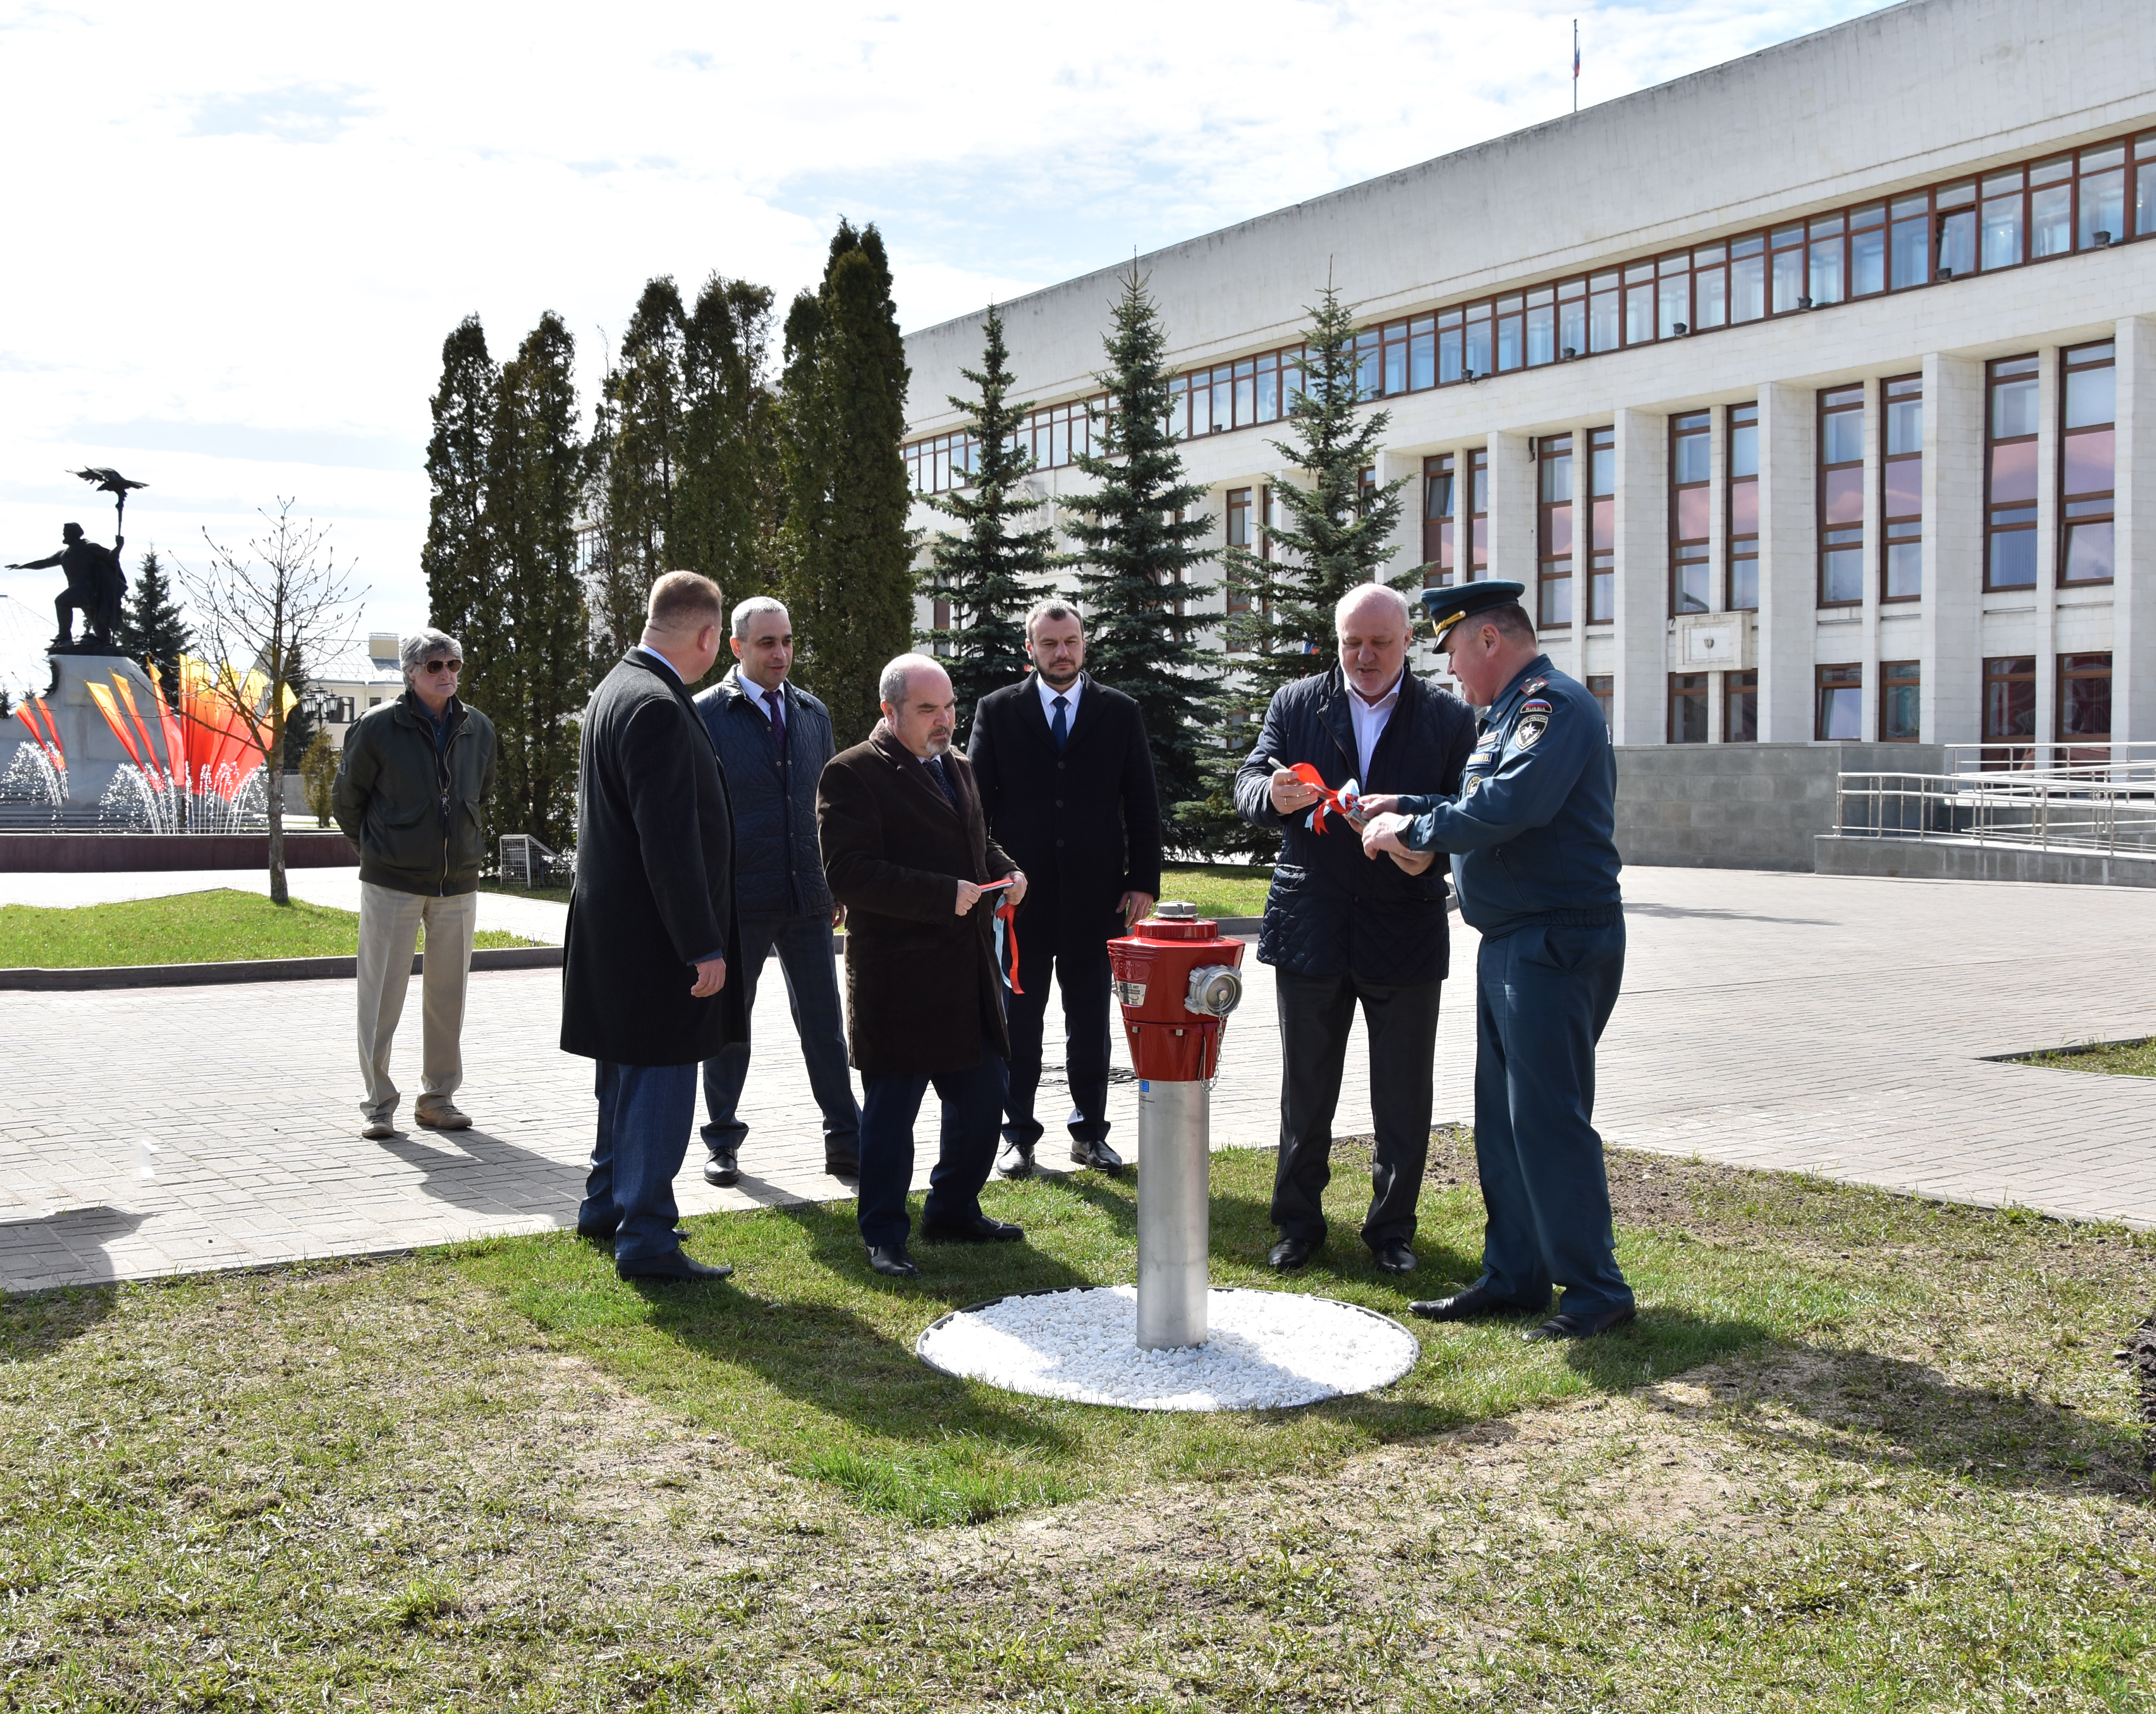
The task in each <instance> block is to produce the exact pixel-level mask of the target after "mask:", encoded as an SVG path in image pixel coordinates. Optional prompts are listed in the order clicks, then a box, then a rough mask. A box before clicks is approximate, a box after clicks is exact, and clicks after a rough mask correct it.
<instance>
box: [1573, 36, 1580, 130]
mask: <svg viewBox="0 0 2156 1714" xmlns="http://www.w3.org/2000/svg"><path fill="white" fill-rule="evenodd" d="M1572 110H1573V112H1574V113H1577V112H1578V111H1579V20H1578V18H1574V19H1573V21H1572Z"/></svg>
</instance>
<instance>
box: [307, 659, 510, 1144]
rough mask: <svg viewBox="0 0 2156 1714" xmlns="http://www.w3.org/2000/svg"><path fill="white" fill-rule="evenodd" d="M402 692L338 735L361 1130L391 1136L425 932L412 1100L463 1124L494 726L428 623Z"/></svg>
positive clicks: (448, 1126)
mask: <svg viewBox="0 0 2156 1714" xmlns="http://www.w3.org/2000/svg"><path fill="white" fill-rule="evenodd" d="M398 659H399V661H400V663H401V664H402V665H403V669H404V682H405V690H404V694H403V695H401V696H399V697H398V698H397V699H396V700H394V701H393V702H385V703H383V704H382V705H381V706H378V707H375V708H370V709H368V710H367V712H366V713H365V714H363V715H362V716H360V717H359V719H358V720H357V721H355V722H354V723H353V725H352V730H351V731H348V732H347V733H346V734H345V741H344V758H343V761H342V762H341V764H340V765H339V767H338V768H337V777H336V794H335V800H334V801H335V807H336V821H337V825H338V826H339V827H341V828H342V829H344V832H345V837H346V839H350V840H351V841H352V844H354V845H356V846H357V847H358V848H359V1070H360V1078H361V1080H362V1083H363V1085H365V1092H364V1094H363V1096H362V1098H361V1101H360V1104H359V1105H360V1111H361V1112H362V1113H363V1114H365V1115H366V1123H365V1125H364V1126H362V1128H361V1131H360V1133H359V1134H360V1135H361V1136H362V1137H373V1138H376V1139H377V1140H378V1139H381V1138H383V1137H394V1136H395V1135H397V1123H396V1120H397V1102H398V1091H397V1085H395V1084H394V1083H393V1082H392V1081H390V1078H389V1049H390V1045H391V1044H392V1042H393V1040H394V1039H395V1038H396V1034H397V1020H398V1018H399V1017H401V1016H402V1015H403V1011H404V994H405V990H406V989H407V988H408V987H409V986H410V984H411V980H412V953H413V947H414V946H415V945H416V943H417V942H418V935H419V929H420V926H421V925H422V924H424V925H425V926H426V930H427V962H426V974H425V978H424V983H423V988H422V989H421V1016H422V1019H423V1033H422V1047H421V1057H420V1080H419V1098H418V1101H417V1102H416V1103H415V1104H414V1106H413V1112H414V1115H415V1116H416V1117H417V1118H418V1121H419V1122H420V1123H421V1124H422V1125H424V1126H428V1127H429V1128H430V1129H432V1130H436V1131H461V1130H463V1129H464V1128H465V1126H468V1125H470V1123H471V1121H470V1119H469V1118H467V1117H466V1116H465V1115H464V1114H463V1113H461V1112H459V1111H457V1108H456V1106H455V1104H454V1101H452V1099H451V1097H453V1096H454V1095H455V1094H456V1092H457V1085H459V1083H461V1082H462V1081H463V1080H464V1059H463V1054H462V1048H461V1038H462V1036H463V1034H464V1024H465V978H466V977H467V975H468V974H469V972H470V969H471V949H472V928H473V925H474V923H475V921H476V920H477V917H478V915H479V865H480V856H481V855H482V854H483V853H484V852H485V849H486V839H485V828H484V826H483V825H482V813H481V806H482V805H484V804H485V803H486V801H487V800H488V799H489V798H491V797H492V796H493V795H494V756H495V745H494V723H493V722H492V721H490V720H488V719H487V717H486V716H485V715H483V714H481V713H480V711H478V710H477V709H475V708H468V707H466V706H465V704H464V703H463V702H462V701H460V700H458V697H457V675H459V673H461V672H462V671H463V670H464V651H463V650H462V649H459V648H458V646H457V640H456V639H455V638H454V637H450V636H447V635H445V634H443V633H442V632H440V631H437V630H433V629H424V630H421V631H419V632H418V633H417V634H414V635H413V636H409V637H407V638H405V639H404V640H403V644H402V645H401V646H400V647H399V649H398Z"/></svg>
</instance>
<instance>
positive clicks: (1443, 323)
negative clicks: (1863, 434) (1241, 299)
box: [905, 131, 2156, 493]
mask: <svg viewBox="0 0 2156 1714" xmlns="http://www.w3.org/2000/svg"><path fill="white" fill-rule="evenodd" d="M2152 235H2156V131H2143V132H2142V133H2141V134H2140V135H2139V136H2135V137H2131V138H2126V137H2121V138H2116V139H2113V140H2112V141H2107V142H2103V143H2100V144H2097V145H2095V146H2092V147H2089V148H2086V149H2081V150H2076V151H2068V152H2066V153H2064V154H2059V155H2053V156H2050V157H2046V158H2045V159H2043V160H2041V161H2036V162H2026V163H2024V164H2022V165H2019V166H2015V167H2005V168H2002V169H2000V170H1999V172H1993V173H1988V174H1985V175H1984V176H1983V177H1979V178H1967V179H1961V180H1958V181H1956V182H1953V183H1949V184H1942V185H1935V186H1933V187H1929V188H1928V189H1925V190H1921V191H1912V192H1908V193H1907V194H1905V195H1902V196H1899V197H1893V198H1883V199H1881V200H1879V201H1876V202H1871V203H1861V204H1859V205H1857V206H1855V207H1851V208H1840V209H1836V210H1835V211H1834V212H1832V213H1826V214H1819V215H1815V216H1813V217H1811V218H1809V219H1807V220H1799V221H1793V222H1790V223H1788V224H1785V225H1782V226H1777V227H1772V228H1766V229H1765V230H1763V231H1759V232H1754V233H1746V234H1745V235H1743V236H1742V237H1739V238H1735V239H1727V240H1726V241H1724V242H1722V243H1720V244H1702V245H1697V246H1695V247H1694V248H1692V249H1686V250H1678V251H1674V252H1671V253H1670V254H1666V255H1661V256H1655V257H1647V258H1643V259H1639V260H1636V261H1632V262H1626V263H1622V264H1618V265H1616V266H1614V267H1611V268H1608V269H1601V270H1599V271H1597V272H1595V273H1592V274H1585V275H1579V276H1578V277H1576V278H1574V279H1571V280H1558V281H1556V282H1554V283H1553V284H1550V285H1540V286H1537V287H1535V288H1533V289H1532V290H1526V291H1518V292H1510V293H1507V294H1504V295H1500V296H1496V297H1490V298H1485V299H1482V300H1479V301H1477V302H1476V303H1472V304H1463V305H1455V306H1453V307H1452V308H1450V309H1446V310H1435V311H1432V312H1430V313H1427V314H1424V315H1420V316H1403V317H1400V318H1399V319H1398V320H1396V321H1387V322H1383V323H1382V324H1380V325H1378V326H1374V327H1368V328H1365V329H1363V331H1362V332H1361V333H1359V334H1358V335H1357V336H1356V353H1357V365H1358V369H1357V373H1358V382H1359V383H1360V387H1361V391H1362V394H1363V397H1364V398H1392V397H1394V396H1395V395H1398V394H1401V393H1421V392H1424V391H1427V390H1428V389H1430V388H1431V387H1449V386H1452V385H1454V384H1455V383H1461V384H1465V383H1468V382H1476V381H1480V380H1481V379H1483V378H1484V377H1486V376H1490V375H1493V374H1505V373H1508V372H1512V371H1513V370H1517V369H1531V368H1538V367H1543V366H1544V365H1546V364H1550V363H1558V362H1566V361H1568V360H1569V359H1572V358H1575V357H1588V356H1591V355H1594V354H1596V353H1599V352H1614V351H1621V350H1625V349H1627V348H1629V347H1631V346H1640V345H1651V344H1655V343H1657V342H1659V341H1663V340H1666V339H1681V338H1686V337H1688V336H1691V335H1693V334H1696V333H1703V332H1708V331H1713V330H1715V329H1717V328H1722V327H1732V326H1742V325H1743V324H1745V323H1747V322H1751V321H1764V320H1768V319H1771V318H1773V317H1774V316H1790V315H1799V314H1803V313H1805V312H1807V311H1809V310H1820V309H1825V308H1826V307H1828V306H1829V305H1833V304H1839V303H1843V302H1846V301H1849V300H1854V299H1859V298H1867V297H1874V296H1878V295H1882V294H1885V293H1890V292H1897V291H1905V290H1912V289H1913V288H1915V287H1917V286H1924V285H1937V284H1940V283H1942V282H1944V281H1948V280H1961V279H1967V278H1969V276H1971V275H1979V274H1989V273H1995V272H1997V271H1998V270H1999V269H2003V268H2018V267H2020V266H2022V265H2024V264H2027V263H2032V262H2041V261H2046V260H2049V259H2052V258H2055V257H2058V256H2066V255H2071V254H2076V252H2085V251H2088V250H2097V249H2108V248H2109V247H2110V246H2112V244H2122V243H2124V242H2126V241H2128V239H2139V238H2147V237H2149V236H2152ZM1303 356H1304V348H1303V347H1302V346H1301V345H1292V346H1282V347H1281V348H1280V349H1278V350H1276V351H1270V352H1260V353H1258V354H1257V355H1256V356H1255V357H1241V358H1238V359H1236V360H1235V361H1234V362H1226V363H1216V364H1213V365H1210V366H1209V367H1205V368H1202V369H1193V370H1191V371H1189V372H1187V373H1184V374H1182V375H1178V376H1177V377H1175V378H1174V380H1173V382H1172V383H1171V386H1172V387H1173V401H1172V403H1171V407H1170V412H1169V417H1168V427H1169V428H1171V429H1172V430H1173V432H1175V433H1177V434H1181V435H1183V436H1184V437H1186V438H1190V439H1196V438H1199V437H1201V436H1204V435H1208V434H1224V433H1226V432H1228V431H1229V430H1231V429H1236V428H1250V427H1253V426H1255V425H1258V424H1261V423H1277V422H1280V421H1281V420H1283V419H1284V418H1286V416H1287V414H1288V413H1289V411H1290V410H1291V408H1292V406H1293V403H1294V400H1295V397H1296V393H1299V392H1300V391H1301V385H1302V362H1303ZM1088 404H1091V405H1092V406H1093V407H1094V408H1096V411H1097V410H1098V409H1100V408H1102V407H1103V405H1104V400H1103V399H1102V398H1100V397H1098V396H1096V398H1094V399H1092V400H1090V401H1089V400H1080V401H1077V402H1075V403H1071V404H1065V405H1059V406H1055V407H1052V408H1050V409H1047V410H1044V411H1037V412H1035V413H1034V415H1033V420H1032V423H1030V424H1029V428H1028V429H1027V431H1026V432H1025V433H1024V434H1021V436H1020V437H1019V441H1020V443H1021V444H1024V445H1026V446H1027V447H1028V449H1029V450H1030V451H1031V452H1032V454H1033V456H1034V462H1035V463H1036V464H1039V465H1040V466H1042V467H1043V468H1048V469H1052V468H1055V467H1056V466H1058V465H1063V464H1069V463H1070V462H1071V461H1072V459H1073V457H1074V456H1075V454H1076V453H1078V452H1082V451H1084V450H1086V449H1087V446H1088V444H1089V443H1088V442H1087V440H1086V438H1085V437H1086V408H1087V406H1088ZM1058 413H1060V415H1059V414H1058ZM972 446H973V437H972V436H971V434H970V433H969V432H968V431H965V430H958V431H955V432H953V433H952V434H944V435H938V436H935V437H932V439H927V440H920V441H915V442H911V443H910V444H908V445H907V446H906V449H905V451H906V468H907V471H908V474H909V475H910V477H911V480H912V482H913V486H914V489H915V490H916V492H920V493H940V492H942V491H943V490H946V489H947V488H949V487H951V486H952V485H953V484H954V483H955V484H958V485H963V480H964V478H965V476H966V475H967V474H968V472H970V471H971V470H973V461H972V454H971V448H972Z"/></svg>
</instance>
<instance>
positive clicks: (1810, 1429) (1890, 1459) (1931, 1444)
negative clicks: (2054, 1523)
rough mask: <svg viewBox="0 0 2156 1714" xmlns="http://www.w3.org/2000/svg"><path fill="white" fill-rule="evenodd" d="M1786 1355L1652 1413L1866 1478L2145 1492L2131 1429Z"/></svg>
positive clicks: (1834, 1352)
mask: <svg viewBox="0 0 2156 1714" xmlns="http://www.w3.org/2000/svg"><path fill="white" fill-rule="evenodd" d="M1598 1343H1599V1342H1598ZM1778 1355H1784V1361H1780V1362H1768V1363H1764V1364H1762V1365H1761V1366H1760V1368H1759V1369H1758V1372H1757V1373H1748V1374H1746V1375H1745V1376H1743V1378H1742V1380H1741V1381H1739V1382H1737V1383H1734V1384H1732V1387H1730V1388H1728V1389H1727V1394H1728V1396H1727V1397H1725V1398H1722V1399H1719V1400H1717V1403H1716V1404H1715V1405H1712V1406H1702V1405H1700V1404H1697V1403H1689V1404H1687V1403H1681V1402H1679V1401H1676V1400H1675V1399H1672V1398H1668V1397H1666V1396H1663V1395H1659V1394H1652V1393H1650V1394H1649V1395H1647V1399H1648V1402H1649V1403H1650V1404H1653V1405H1654V1406H1655V1407H1656V1408H1657V1409H1661V1410H1663V1411H1665V1412H1667V1413H1669V1414H1671V1415H1672V1416H1675V1417H1677V1418H1679V1419H1697V1418H1699V1417H1701V1416H1703V1415H1705V1414H1707V1413H1708V1412H1710V1411H1713V1410H1717V1409H1727V1410H1728V1411H1730V1412H1732V1414H1733V1422H1734V1424H1735V1425H1736V1426H1737V1427H1738V1429H1739V1431H1740V1432H1741V1433H1742V1434H1743V1435H1744V1436H1745V1437H1746V1438H1747V1439H1750V1440H1753V1441H1754V1442H1763V1443H1765V1444H1768V1445H1774V1446H1775V1447H1777V1448H1779V1449H1784V1450H1793V1451H1803V1452H1809V1453H1812V1454H1815V1455H1819V1456H1820V1457H1824V1458H1829V1459H1833V1460H1837V1461H1840V1462H1844V1463H1848V1464H1852V1465H1863V1466H1865V1467H1866V1468H1871V1467H1876V1466H1877V1465H1881V1464H1902V1465H1921V1466H1922V1467H1923V1468H1925V1469H1928V1470H1933V1471H1935V1472H1937V1473H1938V1474H1939V1475H1944V1476H1948V1477H1951V1478H1953V1480H1955V1481H1960V1482H1963V1483H1965V1484H1967V1485H1969V1486H1972V1487H1985V1488H1992V1489H1997V1490H2000V1491H2013V1492H2031V1493H2044V1494H2052V1495H2061V1496H2062V1495H2066V1494H2068V1493H2084V1494H2085V1493H2087V1491H2089V1489H2090V1488H2091V1486H2100V1487H2102V1488H2104V1489H2107V1490H2109V1491H2112V1492H2117V1493H2129V1494H2144V1493H2146V1492H2147V1491H2148V1479H2147V1477H2146V1476H2144V1475H2142V1473H2141V1472H2140V1470H2138V1467H2137V1466H2138V1461H2139V1453H2140V1447H2139V1440H2138V1434H2136V1432H2135V1430H2134V1429H2133V1428H2132V1427H2131V1426H2128V1425H2122V1424H2114V1423H2108V1422H2102V1421H2096V1420H2092V1419H2090V1418H2088V1417H2087V1416H2084V1415H2083V1414H2081V1413H2080V1412H2078V1411H2075V1410H2069V1409H2062V1408H2061V1407H2060V1406H2058V1405H2056V1404H2050V1403H2048V1402H2046V1400H2044V1399H2042V1398H2035V1397H2033V1396H2031V1395H2030V1394H2029V1393H2025V1392H2020V1391H2015V1390H2010V1389H2008V1388H1996V1387H1982V1386H1965V1385H1963V1384H1962V1383H1958V1382H1955V1381H1951V1380H1948V1379H1947V1378H1945V1377H1944V1376H1943V1375H1941V1374H1939V1373H1938V1372H1937V1371H1936V1370H1933V1369H1930V1368H1926V1367H1924V1366H1923V1365H1922V1364H1920V1363H1914V1362H1906V1361H1904V1360H1902V1359H1901V1358H1898V1357H1881V1356H1879V1355H1877V1354H1876V1352H1869V1351H1854V1350H1848V1349H1835V1348H1831V1347H1821V1346H1817V1345H1804V1344H1796V1343H1790V1344H1787V1345H1785V1346H1784V1352H1783V1353H1778ZM1762 1407H1768V1409H1762ZM1777 1408H1778V1409H1777Z"/></svg>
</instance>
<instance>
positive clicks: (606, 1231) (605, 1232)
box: [577, 1220, 614, 1244]
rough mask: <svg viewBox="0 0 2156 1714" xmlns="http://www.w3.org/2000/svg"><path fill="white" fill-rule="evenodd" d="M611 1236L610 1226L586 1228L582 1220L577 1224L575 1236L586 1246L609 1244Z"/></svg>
mask: <svg viewBox="0 0 2156 1714" xmlns="http://www.w3.org/2000/svg"><path fill="white" fill-rule="evenodd" d="M613 1234H614V1229H613V1227H611V1226H587V1225H586V1224H584V1223H583V1221H582V1220H579V1221H577V1237H579V1238H581V1239H583V1240H584V1242H585V1243H587V1244H611V1243H613Z"/></svg>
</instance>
